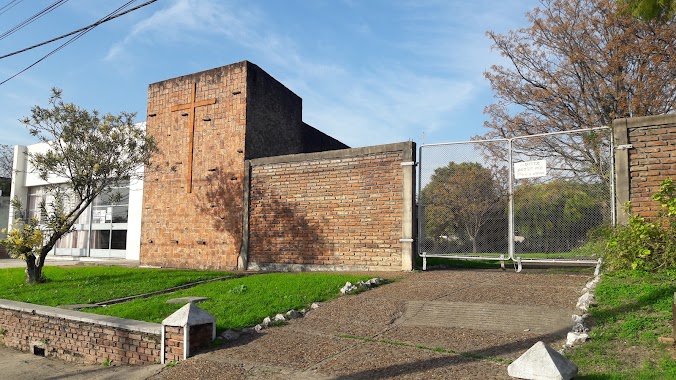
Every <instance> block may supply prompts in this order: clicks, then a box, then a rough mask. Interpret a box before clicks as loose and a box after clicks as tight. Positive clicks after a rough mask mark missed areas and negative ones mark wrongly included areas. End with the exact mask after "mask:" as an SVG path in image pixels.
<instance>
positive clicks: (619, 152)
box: [613, 119, 630, 224]
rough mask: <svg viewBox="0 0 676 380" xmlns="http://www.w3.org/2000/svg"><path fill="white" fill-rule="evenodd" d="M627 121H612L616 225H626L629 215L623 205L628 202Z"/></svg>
mask: <svg viewBox="0 0 676 380" xmlns="http://www.w3.org/2000/svg"><path fill="white" fill-rule="evenodd" d="M627 120H628V119H615V120H613V139H614V142H615V151H614V152H613V154H614V155H615V213H616V216H617V224H627V222H628V221H629V214H628V213H627V212H626V211H625V209H624V205H625V204H626V203H627V202H629V184H630V182H629V181H630V177H629V176H630V174H629V149H628V148H629V147H628V145H627V144H629V131H628V128H627V124H628V123H627Z"/></svg>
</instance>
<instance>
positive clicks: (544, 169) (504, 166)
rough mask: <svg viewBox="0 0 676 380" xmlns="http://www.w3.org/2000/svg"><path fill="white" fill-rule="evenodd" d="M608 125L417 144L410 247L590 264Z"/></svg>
mask: <svg viewBox="0 0 676 380" xmlns="http://www.w3.org/2000/svg"><path fill="white" fill-rule="evenodd" d="M612 149H613V147H612V132H611V129H610V128H609V127H600V128H588V129H580V130H574V131H566V132H556V133H549V134H539V135H530V136H522V137H515V138H511V139H497V140H478V141H466V142H458V143H444V144H427V145H422V146H421V147H420V153H419V156H418V157H419V159H420V165H419V173H418V174H419V180H418V184H419V189H418V190H419V191H418V237H419V239H418V254H419V255H420V256H421V257H422V259H423V269H426V266H427V258H430V257H443V258H451V259H459V260H499V261H501V262H502V263H503V264H504V261H505V260H513V261H515V263H516V264H517V266H518V268H519V270H520V268H521V263H523V262H531V263H564V264H569V265H570V264H577V265H596V264H597V263H598V262H599V258H598V257H596V256H595V255H596V252H594V251H593V250H592V249H589V247H588V246H586V243H587V242H588V241H589V240H588V236H589V234H590V233H591V232H592V231H594V230H595V229H598V228H600V227H603V226H609V225H613V224H614V223H615V220H614V215H615V200H614V193H615V192H614V182H613V180H614V172H613V169H614V165H613V155H612V152H613V150H612Z"/></svg>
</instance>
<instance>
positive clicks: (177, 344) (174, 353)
mask: <svg viewBox="0 0 676 380" xmlns="http://www.w3.org/2000/svg"><path fill="white" fill-rule="evenodd" d="M208 329H210V330H211V331H210V334H209V338H210V339H204V331H205V330H208ZM181 333H182V335H183V337H182V338H183V339H182V341H178V340H177V339H176V335H180V334H181ZM214 339H216V318H214V316H213V315H211V314H209V313H207V312H206V311H204V310H202V309H200V308H199V307H197V306H196V305H195V304H193V303H192V302H190V303H188V304H186V305H185V306H183V307H182V308H180V309H178V310H176V312H175V313H174V314H172V315H170V316H168V317H167V318H165V319H164V320H163V321H162V349H161V353H160V356H161V358H162V364H165V362H166V359H167V357H169V358H170V359H171V360H181V359H187V358H189V357H190V347H193V348H196V347H202V346H205V345H206V344H207V343H208V342H211V341H212V340H214Z"/></svg>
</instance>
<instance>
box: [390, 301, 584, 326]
mask: <svg viewBox="0 0 676 380" xmlns="http://www.w3.org/2000/svg"><path fill="white" fill-rule="evenodd" d="M570 315H571V313H570V311H569V310H568V309H559V308H549V307H542V306H529V305H501V304H489V303H471V302H443V301H409V302H407V303H406V310H405V311H404V315H403V317H402V318H401V319H402V320H401V322H400V323H399V324H401V325H403V326H428V327H440V328H463V329H475V330H489V331H505V332H513V333H518V332H524V331H528V332H532V333H536V334H548V333H552V332H556V331H559V330H566V329H567V330H568V331H570V329H571V328H572V327H573V321H572V320H571V318H570Z"/></svg>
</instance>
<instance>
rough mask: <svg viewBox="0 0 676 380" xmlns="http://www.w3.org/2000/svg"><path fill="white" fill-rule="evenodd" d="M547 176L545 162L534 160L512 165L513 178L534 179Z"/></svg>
mask: <svg viewBox="0 0 676 380" xmlns="http://www.w3.org/2000/svg"><path fill="white" fill-rule="evenodd" d="M546 175H547V161H546V160H534V161H524V162H515V163H514V178H516V179H521V178H536V177H544V176H546Z"/></svg>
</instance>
